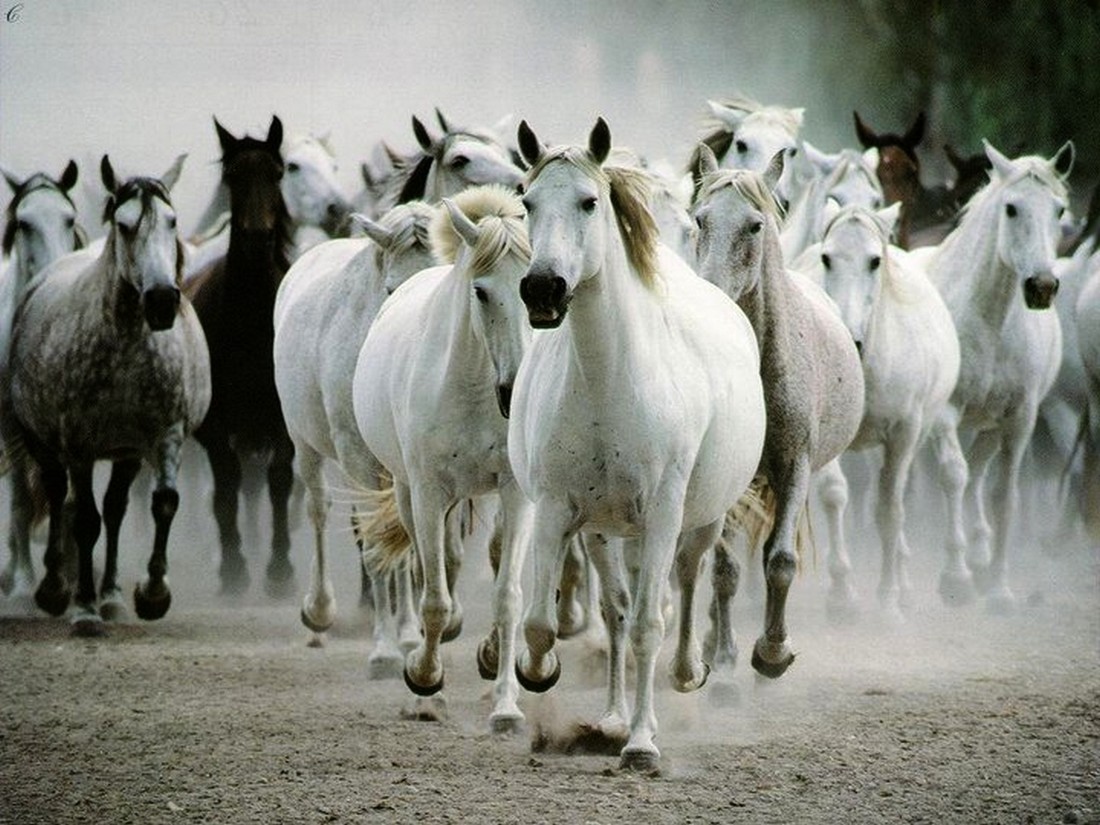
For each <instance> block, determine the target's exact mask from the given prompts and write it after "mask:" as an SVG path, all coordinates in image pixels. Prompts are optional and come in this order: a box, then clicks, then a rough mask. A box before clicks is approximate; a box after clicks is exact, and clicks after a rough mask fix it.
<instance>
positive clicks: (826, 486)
mask: <svg viewBox="0 0 1100 825" xmlns="http://www.w3.org/2000/svg"><path fill="white" fill-rule="evenodd" d="M818 494H819V496H820V498H821V503H822V504H823V505H824V506H825V507H830V508H837V509H841V510H843V509H844V508H845V507H847V506H848V482H847V480H845V479H844V478H835V477H829V478H828V479H826V480H825V481H823V482H822V483H821V487H820V488H819V493H818Z"/></svg>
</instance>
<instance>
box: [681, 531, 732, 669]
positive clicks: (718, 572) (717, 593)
mask: <svg viewBox="0 0 1100 825" xmlns="http://www.w3.org/2000/svg"><path fill="white" fill-rule="evenodd" d="M737 530H738V528H737V526H736V524H735V523H733V522H731V521H730V520H729V519H724V523H723V525H722V531H721V534H720V535H719V537H718V541H717V542H716V543H715V544H714V566H713V568H712V569H711V591H712V594H711V601H710V610H709V618H710V628H709V629H708V630H707V634H706V637H705V638H704V640H703V660H704V661H705V662H707V663H708V664H709V665H710V668H711V670H712V671H713V672H714V674H715V676H721V677H723V680H725V679H726V678H727V677H729V676H730V675H731V674H732V672H733V669H734V667H735V666H736V665H737V656H738V650H737V635H736V633H734V630H733V616H732V608H733V599H734V597H735V596H736V595H737V588H738V585H739V584H740V582H741V564H740V562H738V560H737V557H736V556H735V555H734V547H733V544H734V541H735V540H736V537H737ZM680 587H681V597H683V591H682V588H683V581H682V580H681V583H680ZM723 683H726V682H725V681H724V682H723Z"/></svg>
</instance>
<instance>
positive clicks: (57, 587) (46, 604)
mask: <svg viewBox="0 0 1100 825" xmlns="http://www.w3.org/2000/svg"><path fill="white" fill-rule="evenodd" d="M71 599H72V591H71V590H69V588H68V587H66V586H65V584H64V583H63V582H58V581H57V580H56V579H55V580H53V581H50V579H49V577H47V578H45V579H43V580H42V584H40V585H38V589H37V590H36V591H35V592H34V603H35V604H36V605H38V607H39V608H40V609H42V610H45V611H46V612H47V613H49V614H50V615H51V616H61V615H64V613H65V611H66V610H68V609H69V601H70V600H71Z"/></svg>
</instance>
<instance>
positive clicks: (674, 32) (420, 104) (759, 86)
mask: <svg viewBox="0 0 1100 825" xmlns="http://www.w3.org/2000/svg"><path fill="white" fill-rule="evenodd" d="M815 8H821V7H820V6H815V4H814V3H813V2H802V1H801V0H778V1H776V0H748V1H747V2H738V1H737V0H729V1H727V2H722V1H721V0H711V1H710V2H703V0H698V2H695V1H694V0H678V1H677V2H671V0H670V1H669V2H661V1H660V0H644V1H640V2H626V1H625V0H624V1H622V2H611V1H609V0H601V2H578V1H577V0H568V1H567V2H558V0H547V1H546V2H538V0H479V1H477V2H431V1H430V0H386V1H385V2H351V0H342V1H338V0H308V1H307V0H232V1H231V0H187V2H172V3H166V2H157V1H155V0H24V2H17V0H0V163H2V164H3V165H4V166H5V168H8V169H11V170H12V171H14V172H15V173H17V174H19V175H20V176H24V175H27V174H29V173H31V172H33V171H37V170H40V169H42V170H46V171H51V172H53V173H54V174H58V173H60V171H61V169H62V168H63V167H64V165H65V163H66V162H67V161H68V159H69V158H70V157H73V158H75V159H76V160H77V162H78V163H79V164H80V167H81V183H80V186H81V188H82V193H81V194H82V195H83V196H84V197H85V198H87V199H89V200H95V201H98V200H99V199H100V197H101V187H100V184H99V180H98V162H99V158H100V157H101V156H102V154H103V153H104V152H109V153H110V155H111V158H112V161H113V162H114V163H115V164H116V166H117V167H119V168H121V170H123V171H124V172H129V173H142V174H160V173H161V172H163V171H164V170H165V169H166V168H167V167H168V166H169V165H170V163H171V162H172V160H173V158H174V157H175V156H176V155H177V154H179V153H180V152H188V153H189V154H190V157H189V159H188V163H187V166H186V167H185V169H184V175H183V178H182V179H181V181H180V183H179V185H178V187H177V190H176V197H175V200H176V203H177V208H178V210H179V211H180V213H181V218H182V225H183V227H184V229H185V230H186V229H189V228H190V227H191V226H192V225H193V224H194V221H195V220H197V218H198V214H199V212H200V211H201V209H202V207H203V206H204V205H205V202H206V200H207V199H208V198H209V195H210V193H211V192H212V190H213V186H214V182H215V181H216V175H217V171H216V167H215V166H214V162H215V161H216V160H217V156H218V148H217V140H216V137H215V133H214V128H213V124H212V121H211V118H212V116H214V115H216V116H217V117H218V118H219V120H220V121H221V122H222V123H223V124H224V125H225V126H226V127H227V128H228V129H229V130H230V131H232V132H234V133H235V134H238V135H239V134H242V133H244V132H246V131H247V132H250V133H253V134H262V133H263V132H264V131H265V130H266V128H267V125H268V123H269V122H270V119H271V115H272V114H273V113H277V114H278V115H279V116H280V117H281V118H282V119H283V122H284V124H285V127H286V130H287V133H288V134H295V133H303V132H314V133H322V132H330V133H331V137H332V140H333V142H334V144H335V148H336V151H337V155H338V157H339V158H340V161H341V173H340V174H341V179H342V181H343V183H344V185H345V187H346V189H347V190H348V194H349V195H350V194H353V193H354V192H355V191H357V190H358V188H359V186H360V182H359V179H358V165H359V162H360V161H361V160H364V159H366V158H368V157H369V156H370V154H371V150H372V148H373V147H374V145H375V144H376V143H377V142H378V141H380V140H386V141H388V142H389V143H390V144H391V145H392V146H394V147H396V148H398V149H412V148H413V147H414V146H415V142H414V138H413V136H412V130H411V128H410V125H409V121H410V117H411V115H413V114H418V115H419V116H420V117H421V119H422V120H424V121H425V123H428V124H429V125H431V126H432V127H433V128H434V125H435V124H434V120H433V115H432V109H433V107H434V106H437V105H438V106H440V107H441V108H442V109H443V111H444V112H445V113H446V114H447V116H448V117H449V118H450V119H451V120H452V121H454V122H456V123H458V124H465V125H489V124H491V123H495V122H496V121H498V120H499V119H500V118H501V117H503V116H505V115H509V114H511V115H514V116H515V119H516V121H515V122H517V123H518V120H519V119H520V118H527V120H528V121H529V122H530V123H531V124H532V126H533V127H534V128H535V130H536V131H537V132H538V133H539V135H540V137H543V138H544V139H545V140H547V141H548V142H551V143H560V142H577V141H581V140H583V139H584V138H585V137H586V136H587V133H588V130H589V128H590V127H591V125H592V123H593V122H594V120H595V118H596V116H597V115H603V116H604V117H605V118H606V119H607V120H608V122H609V124H610V125H611V129H612V134H613V136H614V138H615V141H616V142H617V143H622V144H626V145H630V146H633V147H634V148H636V149H638V150H639V151H641V152H643V153H645V154H647V155H649V156H650V157H652V158H666V159H668V160H670V161H673V162H675V163H677V164H679V163H681V162H682V161H683V160H684V158H686V155H687V152H688V151H689V149H690V147H691V145H692V142H693V141H694V139H695V137H696V136H697V133H698V130H699V128H700V125H701V121H702V118H703V116H704V114H705V102H706V100H707V98H708V97H710V98H714V97H724V96H729V95H731V94H733V93H735V92H738V91H741V92H745V93H747V94H750V95H751V96H753V97H756V98H757V99H760V100H762V101H764V102H768V103H777V104H783V105H789V106H804V107H806V110H807V114H806V125H805V128H804V134H805V135H806V136H807V137H808V138H810V139H811V140H814V141H815V143H818V144H819V145H820V146H821V147H822V148H824V149H826V150H830V151H832V150H835V149H837V148H840V146H841V145H846V144H850V143H851V142H853V136H852V135H851V132H850V129H851V127H850V117H851V109H852V108H853V106H856V105H859V104H860V103H861V101H860V100H859V99H858V98H853V99H849V98H846V97H844V96H843V95H838V94H837V91H836V90H830V89H825V88H823V87H822V84H823V82H824V81H823V79H822V77H821V72H820V71H819V69H818V67H817V66H816V65H815V61H814V57H813V55H814V53H815V51H816V49H817V48H819V47H820V46H821V45H822V44H821V42H820V36H821V31H820V28H819V27H818V25H817V24H818V22H819V21H818V20H817V19H816V17H815V15H816V14H817V13H816V12H814V11H813V10H814V9H815ZM834 45H835V44H834ZM853 59H854V58H853ZM899 125H900V124H899ZM842 141H843V142H844V143H842ZM93 234H95V232H94V229H93Z"/></svg>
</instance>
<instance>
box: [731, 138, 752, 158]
mask: <svg viewBox="0 0 1100 825" xmlns="http://www.w3.org/2000/svg"><path fill="white" fill-rule="evenodd" d="M734 147H735V148H736V149H737V152H738V154H742V155H743V154H745V152H747V151H749V145H748V144H747V143H745V141H743V140H739V141H737V142H736V143H735V144H734Z"/></svg>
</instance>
